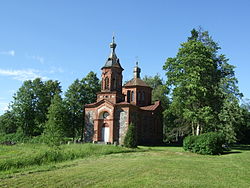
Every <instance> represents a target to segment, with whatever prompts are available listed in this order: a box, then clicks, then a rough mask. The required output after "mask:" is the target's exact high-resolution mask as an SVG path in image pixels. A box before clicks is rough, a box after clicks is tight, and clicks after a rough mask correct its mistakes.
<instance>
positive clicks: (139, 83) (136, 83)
mask: <svg viewBox="0 0 250 188" xmlns="http://www.w3.org/2000/svg"><path fill="white" fill-rule="evenodd" d="M124 86H125V87H127V86H144V87H149V86H148V85H147V84H146V83H145V82H144V81H143V80H141V79H140V78H133V79H132V80H130V81H128V82H127V83H126V84H125V85H124Z"/></svg>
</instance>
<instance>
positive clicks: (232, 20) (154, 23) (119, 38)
mask: <svg viewBox="0 0 250 188" xmlns="http://www.w3.org/2000/svg"><path fill="white" fill-rule="evenodd" d="M249 10H250V1H249V0H237V1H236V0H220V1H218V0H209V1H201V0H189V1H186V0H126V1H121V0H120V1H119V0H105V1H104V0H53V1H52V0H36V1H34V0H22V1H20V0H1V3H0V25H1V27H0V114H3V113H4V111H5V110H6V109H7V108H8V104H9V103H10V102H11V101H12V100H13V95H14V93H15V92H16V91H17V90H18V88H20V87H21V85H22V83H23V81H25V80H27V79H34V78H36V77H41V78H42V79H43V80H44V81H45V80H48V79H53V80H58V81H60V83H61V86H62V89H63V91H64V92H65V91H66V90H67V88H68V86H69V85H70V84H72V83H73V81H74V80H75V79H77V78H79V79H81V78H83V77H85V76H86V75H87V74H88V73H89V72H90V71H94V72H96V73H97V75H98V77H99V78H100V76H101V70H100V68H101V67H102V66H103V65H104V64H105V61H106V60H107V58H108V56H109V53H110V48H109V44H110V42H111V40H112V35H113V33H114V35H115V42H116V43H117V48H116V54H117V56H118V57H119V59H120V63H121V65H122V67H123V68H124V71H123V81H128V80H130V79H131V78H132V76H133V75H132V72H133V67H134V66H135V62H136V61H139V67H140V68H141V69H142V73H141V77H144V76H145V75H147V76H154V75H156V74H160V75H161V76H162V78H163V79H164V80H166V76H165V71H163V70H162V66H163V65H164V63H165V61H166V59H167V58H168V57H174V56H175V55H176V54H177V52H178V49H179V48H180V44H181V43H183V42H185V41H186V40H187V37H189V36H190V31H191V30H192V29H193V28H198V27H199V26H201V27H202V28H203V29H204V30H207V31H209V34H210V35H211V36H212V37H213V39H214V40H215V41H216V42H218V43H219V45H220V47H221V50H220V53H223V54H225V55H226V57H227V58H229V63H230V64H232V65H234V66H236V68H235V74H236V77H237V78H238V81H239V83H238V85H239V89H240V91H241V92H242V93H243V94H244V98H248V99H250V90H249V82H250V21H249V20H250V11H249Z"/></svg>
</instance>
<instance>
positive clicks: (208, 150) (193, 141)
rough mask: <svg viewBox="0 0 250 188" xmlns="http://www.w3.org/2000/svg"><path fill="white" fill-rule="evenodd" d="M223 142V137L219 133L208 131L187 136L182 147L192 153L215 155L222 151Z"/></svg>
mask: <svg viewBox="0 0 250 188" xmlns="http://www.w3.org/2000/svg"><path fill="white" fill-rule="evenodd" d="M224 143H225V139H224V136H223V135H222V134H221V133H217V132H210V133H204V134H201V135H199V136H187V137H186V138H185V139H184V140H183V148H184V150H186V151H191V152H194V153H199V154H204V155H217V154H221V153H223V147H222V145H223V144H224Z"/></svg>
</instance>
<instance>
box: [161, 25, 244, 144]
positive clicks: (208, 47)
mask: <svg viewBox="0 0 250 188" xmlns="http://www.w3.org/2000/svg"><path fill="white" fill-rule="evenodd" d="M219 49H220V47H219V46H218V44H217V43H215V42H214V41H213V40H212V38H211V37H210V36H209V34H208V32H207V31H202V30H199V31H197V30H195V29H193V30H192V31H191V37H189V38H188V41H187V42H185V43H183V44H181V48H180V49H179V51H178V53H177V55H176V57H174V58H168V59H167V61H166V63H165V65H164V66H163V69H164V70H166V71H167V72H166V76H167V87H168V88H169V90H170V94H171V96H172V103H171V105H170V111H171V113H172V115H174V116H175V117H176V118H177V122H178V123H177V126H179V127H182V126H185V127H188V128H189V130H190V132H192V134H193V135H199V134H201V133H202V132H210V131H219V130H220V131H222V132H226V130H225V129H224V128H225V127H228V128H227V130H232V131H231V133H229V134H230V136H232V138H229V135H228V139H230V140H231V141H232V140H233V137H234V136H233V134H234V128H233V126H234V125H232V124H230V121H231V120H232V119H233V118H234V117H232V115H231V114H230V115H228V117H229V118H227V119H225V118H222V117H223V116H224V115H225V114H226V113H228V112H229V111H228V108H229V106H231V105H232V104H236V103H237V101H238V97H240V96H241V94H240V93H239V90H238V87H237V79H236V78H235V76H234V71H233V69H234V67H233V66H232V65H229V64H228V59H226V58H225V55H218V50H219ZM235 102H236V103H235ZM234 107H237V105H234ZM229 132H230V131H229Z"/></svg>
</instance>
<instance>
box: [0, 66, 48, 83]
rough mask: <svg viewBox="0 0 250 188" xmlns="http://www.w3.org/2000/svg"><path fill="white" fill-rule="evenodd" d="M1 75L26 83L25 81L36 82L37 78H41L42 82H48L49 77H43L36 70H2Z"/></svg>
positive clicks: (0, 70)
mask: <svg viewBox="0 0 250 188" xmlns="http://www.w3.org/2000/svg"><path fill="white" fill-rule="evenodd" d="M0 75H2V76H9V77H11V78H13V79H14V80H19V81H25V80H34V79H35V78H38V77H39V78H41V79H42V80H48V78H47V77H45V76H42V75H41V72H40V71H38V70H34V69H26V70H4V69H0Z"/></svg>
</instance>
